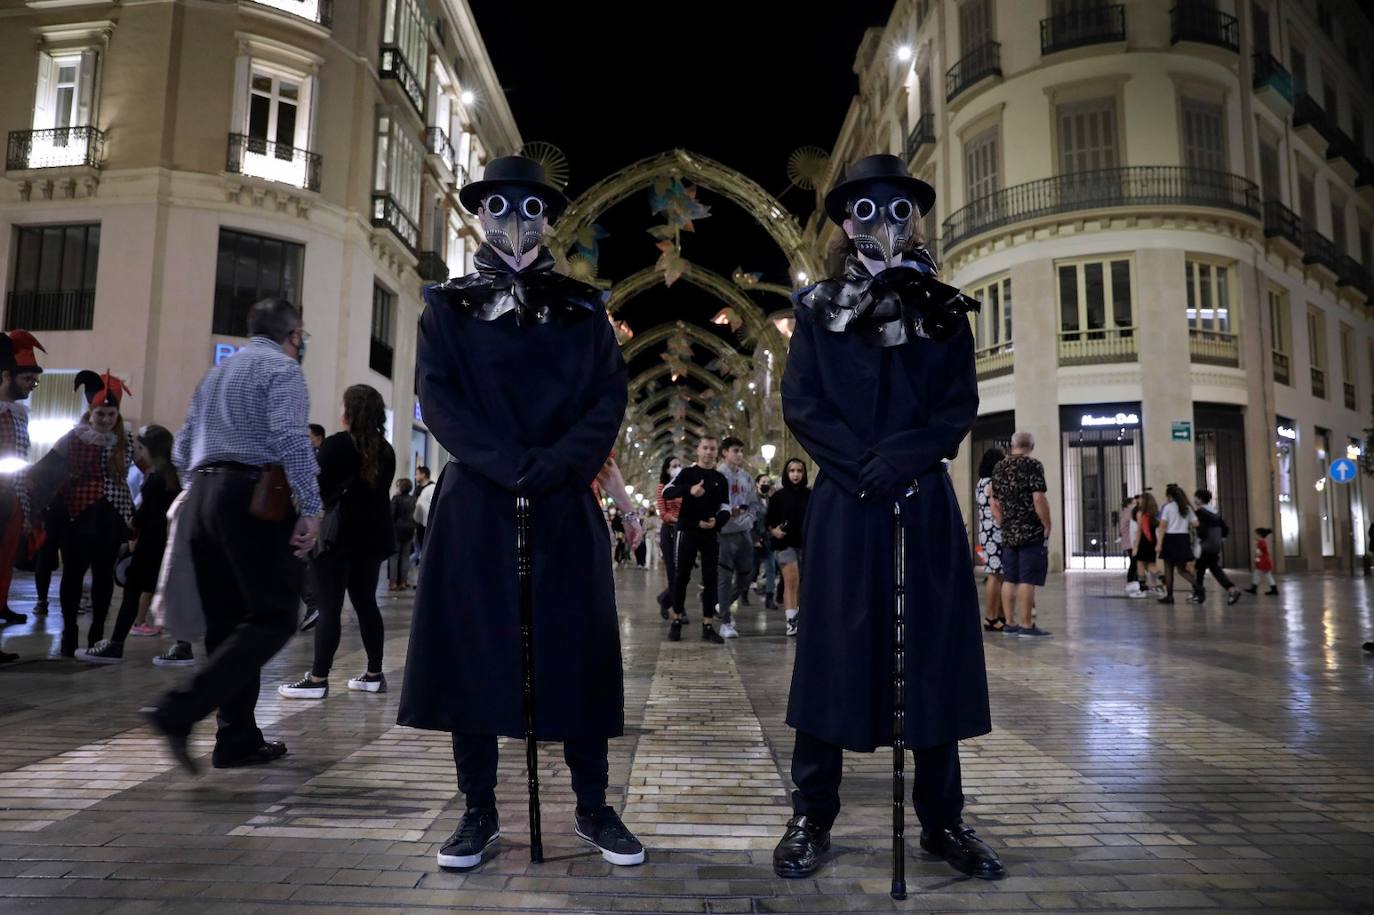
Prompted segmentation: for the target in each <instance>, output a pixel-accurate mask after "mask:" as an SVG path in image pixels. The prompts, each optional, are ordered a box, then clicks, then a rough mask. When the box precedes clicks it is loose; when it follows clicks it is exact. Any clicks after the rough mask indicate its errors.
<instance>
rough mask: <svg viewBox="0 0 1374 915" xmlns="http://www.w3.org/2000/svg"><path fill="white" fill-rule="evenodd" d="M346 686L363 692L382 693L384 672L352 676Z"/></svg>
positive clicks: (384, 679)
mask: <svg viewBox="0 0 1374 915" xmlns="http://www.w3.org/2000/svg"><path fill="white" fill-rule="evenodd" d="M348 688H349V689H355V690H358V691H359V692H363V693H384V692H386V674H369V673H365V674H363V675H362V676H361V677H354V678H353V679H351V680H349V681H348Z"/></svg>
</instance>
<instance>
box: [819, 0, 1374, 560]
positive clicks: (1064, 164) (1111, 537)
mask: <svg viewBox="0 0 1374 915" xmlns="http://www.w3.org/2000/svg"><path fill="white" fill-rule="evenodd" d="M1371 41H1374V28H1371V23H1370V20H1369V19H1368V18H1366V16H1365V14H1364V13H1363V12H1361V11H1360V10H1359V9H1358V7H1357V5H1356V4H1355V3H1354V2H1353V0H1352V2H1342V0H1127V2H1124V3H1107V2H1097V0H962V2H959V0H900V2H898V3H897V6H896V9H895V11H894V13H893V15H892V17H891V19H890V20H889V22H888V24H887V25H886V26H885V27H884V28H881V29H872V30H870V32H869V34H868V35H867V37H866V39H865V41H864V43H863V46H862V47H861V48H860V52H859V55H858V59H857V62H856V71H857V72H858V74H859V76H860V86H861V89H860V94H859V95H858V96H857V97H856V98H855V99H854V101H853V103H852V105H851V108H850V111H849V116H848V118H847V120H846V122H845V124H844V127H843V129H842V131H841V133H840V136H839V138H838V140H837V142H836V145H835V149H834V153H833V156H832V175H831V178H832V180H833V178H834V177H835V175H836V174H838V169H840V168H842V167H843V165H844V164H845V163H846V162H849V161H852V160H853V159H855V158H857V157H859V156H862V155H866V154H869V153H873V152H890V153H896V154H898V155H902V156H904V157H905V158H906V159H907V161H908V162H909V163H910V165H911V168H912V171H913V173H914V174H916V175H918V176H920V177H923V178H924V179H925V180H927V181H929V182H930V183H931V184H932V185H934V187H935V188H936V191H937V193H938V201H937V205H936V210H935V212H933V213H931V214H930V215H929V216H928V218H927V220H926V224H925V230H926V234H927V235H928V237H929V238H930V240H931V244H932V246H933V248H934V250H935V251H936V253H937V257H938V258H939V259H940V260H941V262H942V267H943V271H944V273H945V275H946V276H947V277H948V278H950V280H951V281H952V282H954V283H955V284H957V285H959V286H960V287H962V288H964V289H966V290H970V291H972V292H973V294H974V295H975V296H976V297H977V298H979V299H980V300H981V301H982V302H983V309H982V312H981V314H979V315H977V316H976V317H975V318H974V320H973V324H974V330H975V336H976V340H977V343H976V345H977V363H978V377H979V388H980V393H981V406H980V409H979V419H978V424H977V426H976V427H975V429H974V432H973V435H972V439H971V441H969V442H966V443H965V446H964V447H963V448H962V449H961V453H960V456H959V458H958V459H957V460H956V461H955V462H954V464H953V465H952V468H951V471H952V473H953V474H954V477H955V480H956V488H957V490H958V491H959V494H960V498H961V500H962V501H963V503H964V504H965V506H966V509H967V505H968V504H969V501H970V499H971V495H972V490H973V485H974V480H973V478H972V477H973V472H974V469H975V468H976V467H977V463H978V460H979V458H980V457H981V455H982V452H983V451H984V450H985V449H986V448H988V447H990V446H992V445H993V444H1001V445H1005V444H1006V442H1007V440H1008V439H1009V438H1010V436H1011V433H1012V432H1013V431H1014V430H1017V429H1024V430H1027V431H1030V432H1032V433H1033V434H1034V435H1035V437H1036V441H1037V449H1036V456H1037V457H1038V458H1039V459H1040V460H1041V461H1042V462H1043V463H1044V465H1045V470H1046V476H1047V479H1048V480H1049V482H1050V489H1051V493H1050V495H1051V499H1050V502H1051V505H1052V506H1053V521H1054V532H1053V536H1052V538H1051V541H1050V551H1051V562H1052V564H1053V566H1054V567H1056V568H1104V567H1105V568H1111V567H1124V561H1123V560H1122V558H1121V553H1120V551H1119V550H1120V548H1119V545H1118V542H1117V527H1116V519H1117V511H1118V510H1119V508H1120V506H1121V504H1122V501H1123V498H1124V497H1125V496H1127V495H1130V494H1133V493H1136V492H1139V491H1141V490H1142V489H1143V488H1144V487H1150V488H1151V489H1152V491H1153V492H1154V493H1155V494H1156V496H1157V497H1158V498H1160V499H1162V498H1163V492H1164V487H1165V485H1166V484H1167V483H1170V482H1178V483H1180V484H1182V485H1183V486H1185V487H1186V488H1187V489H1188V490H1189V491H1190V492H1191V490H1192V489H1193V488H1194V487H1196V486H1206V487H1207V488H1209V489H1211V490H1213V492H1215V493H1217V495H1218V502H1219V504H1220V507H1221V509H1222V511H1223V513H1224V514H1225V515H1226V516H1227V517H1228V519H1229V520H1230V522H1231V525H1232V528H1233V530H1234V533H1233V536H1232V538H1231V542H1230V543H1229V544H1228V553H1227V556H1226V559H1227V561H1228V563H1229V564H1232V565H1236V566H1241V567H1244V566H1246V565H1248V563H1249V556H1248V553H1249V544H1250V542H1251V540H1252V537H1251V535H1250V533H1249V532H1250V531H1251V530H1252V529H1253V528H1255V527H1261V526H1266V527H1270V528H1273V530H1274V531H1275V534H1274V538H1273V547H1274V553H1275V555H1276V556H1277V557H1278V561H1279V562H1280V564H1281V567H1284V568H1288V569H1323V568H1329V569H1345V568H1349V567H1353V565H1354V564H1355V563H1357V561H1358V560H1357V557H1360V556H1362V555H1363V554H1364V553H1365V552H1366V548H1367V545H1366V543H1365V539H1366V537H1365V530H1366V528H1367V527H1368V526H1369V523H1370V512H1369V503H1368V502H1367V499H1366V496H1367V494H1368V492H1369V489H1370V487H1368V486H1366V484H1365V483H1364V476H1363V474H1361V475H1360V476H1359V477H1357V478H1356V479H1355V480H1354V481H1353V482H1350V483H1340V482H1336V481H1335V480H1334V479H1333V475H1332V473H1331V468H1332V464H1333V463H1334V462H1335V461H1336V460H1338V459H1340V458H1345V457H1347V456H1349V457H1354V458H1358V457H1359V455H1360V453H1361V451H1362V449H1363V447H1364V441H1363V440H1364V437H1365V428H1366V427H1367V426H1369V425H1371V420H1370V416H1371V404H1374V321H1371V319H1370V316H1369V313H1368V310H1367V308H1368V304H1369V302H1370V299H1371V296H1374V289H1372V288H1371V281H1370V270H1371V268H1372V267H1374V250H1372V245H1374V242H1371V236H1372V235H1374V163H1371V160H1370V158H1369V153H1368V150H1370V149H1371V146H1370V142H1371V136H1374V135H1371V133H1370V130H1371V125H1374V69H1372V68H1371V64H1374V61H1371V59H1370V58H1369V57H1368V56H1367V55H1361V54H1360V53H1359V49H1360V48H1361V47H1363V46H1368V45H1369V44H1370V43H1371ZM808 232H809V234H810V236H811V238H812V239H814V243H815V244H816V245H818V246H820V247H821V248H825V247H826V246H828V244H829V242H830V239H831V237H832V236H833V234H834V229H833V228H832V227H830V226H827V225H825V224H824V222H823V220H821V219H819V218H817V219H813V221H812V223H811V224H810V226H809V227H808ZM1340 470H1341V468H1337V472H1336V473H1335V476H1341V475H1342V474H1341V473H1340Z"/></svg>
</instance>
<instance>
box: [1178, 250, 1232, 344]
mask: <svg viewBox="0 0 1374 915" xmlns="http://www.w3.org/2000/svg"><path fill="white" fill-rule="evenodd" d="M1184 268H1185V276H1184V288H1185V292H1186V295H1187V298H1186V303H1187V311H1186V314H1187V318H1188V351H1189V353H1190V355H1191V356H1192V359H1193V361H1194V362H1206V363H1211V364H1213V365H1239V364H1240V348H1239V345H1238V343H1237V340H1236V328H1235V308H1234V306H1235V303H1234V301H1232V296H1233V290H1234V289H1235V264H1234V263H1232V262H1229V261H1221V260H1211V259H1206V258H1202V257H1198V256H1195V255H1194V256H1189V257H1188V258H1187V259H1186V260H1185V261H1184Z"/></svg>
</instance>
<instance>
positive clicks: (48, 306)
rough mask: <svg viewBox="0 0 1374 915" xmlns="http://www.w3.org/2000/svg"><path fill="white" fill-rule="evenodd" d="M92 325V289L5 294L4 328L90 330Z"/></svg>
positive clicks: (93, 311)
mask: <svg viewBox="0 0 1374 915" xmlns="http://www.w3.org/2000/svg"><path fill="white" fill-rule="evenodd" d="M94 326H95V290H94V289H81V290H68V291H65V292H11V293H10V294H9V295H8V296H6V297H5V329H6V330H15V329H16V328H20V327H22V328H24V329H25V330H90V329H91V328H92V327H94Z"/></svg>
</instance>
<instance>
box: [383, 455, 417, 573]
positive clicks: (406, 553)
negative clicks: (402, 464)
mask: <svg viewBox="0 0 1374 915" xmlns="http://www.w3.org/2000/svg"><path fill="white" fill-rule="evenodd" d="M410 489H411V483H410V481H409V480H407V479H400V480H397V481H396V495H394V496H392V497H391V529H392V530H393V531H395V532H396V552H394V553H392V554H391V558H390V559H388V560H387V565H386V569H387V582H388V584H387V587H388V588H389V589H390V590H392V591H404V590H406V589H407V588H409V587H410V551H411V549H412V548H413V547H414V545H415V497H414V496H412V495H411V494H410Z"/></svg>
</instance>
